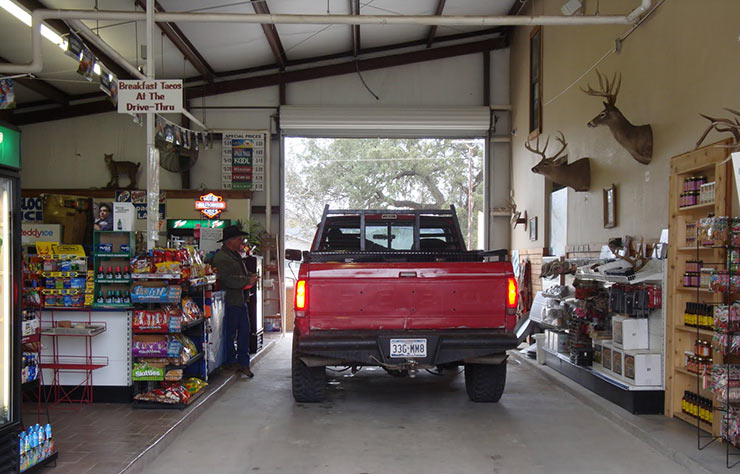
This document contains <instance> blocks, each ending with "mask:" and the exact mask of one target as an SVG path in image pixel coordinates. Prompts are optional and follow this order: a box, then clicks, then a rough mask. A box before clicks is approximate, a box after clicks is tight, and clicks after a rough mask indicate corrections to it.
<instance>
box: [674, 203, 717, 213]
mask: <svg viewBox="0 0 740 474" xmlns="http://www.w3.org/2000/svg"><path fill="white" fill-rule="evenodd" d="M707 207H714V201H712V202H705V203H702V204H696V205H694V206H684V207H679V208H678V212H682V211H693V210H695V209H705V208H707Z"/></svg>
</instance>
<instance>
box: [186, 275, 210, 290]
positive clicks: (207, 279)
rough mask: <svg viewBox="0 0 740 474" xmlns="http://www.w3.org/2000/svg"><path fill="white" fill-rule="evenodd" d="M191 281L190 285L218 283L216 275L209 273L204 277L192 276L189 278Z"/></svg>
mask: <svg viewBox="0 0 740 474" xmlns="http://www.w3.org/2000/svg"><path fill="white" fill-rule="evenodd" d="M188 282H189V283H190V286H194V287H195V286H204V285H212V284H214V283H216V275H208V276H204V277H199V278H191V279H190V280H188Z"/></svg>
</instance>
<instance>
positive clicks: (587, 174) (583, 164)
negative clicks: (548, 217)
mask: <svg viewBox="0 0 740 474" xmlns="http://www.w3.org/2000/svg"><path fill="white" fill-rule="evenodd" d="M558 133H559V134H560V136H559V137H555V140H557V141H558V142H560V144H561V145H562V147H561V148H560V150H558V152H557V153H555V154H554V155H553V156H551V157H549V158H548V157H547V154H546V153H547V145H548V144H549V143H550V137H547V140H546V141H545V147H544V148H543V149H542V150H541V151H540V138H539V137H537V143H536V145H535V147H536V148H532V147H531V146H530V145H529V141H527V142H526V143H525V144H524V148H526V149H527V150H529V151H531V152H532V153H535V154H537V155H540V156H541V157H542V160H540V162H539V163H537V164H536V165H535V166H534V167H533V168H532V172H533V173H537V174H541V175H543V176H547V177H548V178H550V180H552V181H553V182H554V183H557V184H560V185H562V186H569V187H571V188H573V189H574V190H576V191H588V188H589V187H590V186H591V159H590V158H581V159H580V160H576V161H574V162H573V163H568V155H564V156H560V155H561V154H562V153H563V151H565V148H566V147H567V146H568V144H567V143H566V142H565V136H564V135H563V132H558Z"/></svg>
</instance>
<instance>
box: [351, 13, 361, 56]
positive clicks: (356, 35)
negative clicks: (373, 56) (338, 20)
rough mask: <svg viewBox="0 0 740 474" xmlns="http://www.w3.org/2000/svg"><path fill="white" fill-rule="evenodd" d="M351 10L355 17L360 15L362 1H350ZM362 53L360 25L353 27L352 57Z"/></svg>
mask: <svg viewBox="0 0 740 474" xmlns="http://www.w3.org/2000/svg"><path fill="white" fill-rule="evenodd" d="M349 8H350V11H351V12H352V14H353V15H359V14H360V0H349ZM359 52H360V25H352V57H355V58H356V57H357V56H358V55H359Z"/></svg>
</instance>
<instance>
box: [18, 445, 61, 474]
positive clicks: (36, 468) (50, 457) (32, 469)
mask: <svg viewBox="0 0 740 474" xmlns="http://www.w3.org/2000/svg"><path fill="white" fill-rule="evenodd" d="M57 457H59V452H57V451H54V452H53V453H51V454H50V455H48V456H47V457H45V458H44V459H42V460H41V461H38V462H37V463H36V464H34V465H33V466H31V467H29V468H28V469H26V470H24V471H21V473H23V474H26V473H31V472H36V471H40V470H41V469H43V468H44V467H45V466H46V465H47V464H49V463H51V462H52V461H55V462H56V460H57Z"/></svg>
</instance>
